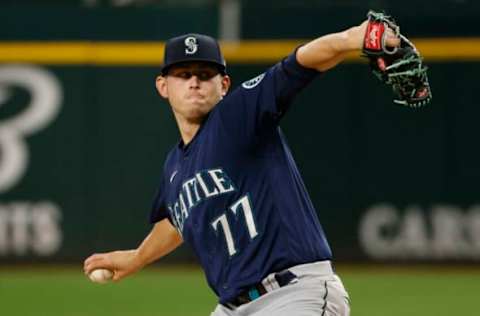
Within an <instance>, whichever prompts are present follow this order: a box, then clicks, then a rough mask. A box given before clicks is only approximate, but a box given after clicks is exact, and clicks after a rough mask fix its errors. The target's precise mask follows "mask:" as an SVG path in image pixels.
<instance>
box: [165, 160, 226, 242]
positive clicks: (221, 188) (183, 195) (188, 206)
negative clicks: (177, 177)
mask: <svg viewBox="0 0 480 316" xmlns="http://www.w3.org/2000/svg"><path fill="white" fill-rule="evenodd" d="M233 191H235V186H234V185H233V183H232V181H231V180H230V178H229V177H228V175H227V174H226V173H225V171H223V170H222V169H221V168H217V169H209V170H203V171H200V172H197V173H196V174H195V176H194V177H192V178H190V179H188V180H186V181H185V182H183V184H182V187H181V190H180V193H179V194H178V198H177V200H176V201H175V202H174V203H171V204H168V205H167V207H168V210H169V211H170V214H171V215H172V216H171V218H172V221H173V224H174V225H175V226H176V227H177V229H178V231H179V232H180V233H181V234H183V224H184V223H185V220H186V219H187V218H188V216H189V215H190V211H191V210H192V208H193V207H194V206H195V205H197V204H199V203H200V202H202V201H204V200H208V199H210V198H213V197H216V196H219V195H222V194H225V193H229V192H233Z"/></svg>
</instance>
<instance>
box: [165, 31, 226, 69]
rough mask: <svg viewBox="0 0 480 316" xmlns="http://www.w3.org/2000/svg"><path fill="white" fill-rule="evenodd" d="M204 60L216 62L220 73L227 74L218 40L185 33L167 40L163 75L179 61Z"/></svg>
mask: <svg viewBox="0 0 480 316" xmlns="http://www.w3.org/2000/svg"><path fill="white" fill-rule="evenodd" d="M190 61H203V62H209V63H212V64H215V65H216V66H217V67H218V69H219V71H220V73H222V74H226V68H227V64H226V63H225V59H224V58H223V55H222V52H221V50H220V46H219V45H218V42H217V41H216V40H215V39H214V38H213V37H210V36H207V35H203V34H195V33H190V34H184V35H180V36H177V37H174V38H171V39H169V40H168V41H167V43H166V45H165V54H164V58H163V66H162V70H161V72H162V75H166V74H167V72H168V69H169V68H170V67H171V66H173V65H175V64H178V63H184V62H190Z"/></svg>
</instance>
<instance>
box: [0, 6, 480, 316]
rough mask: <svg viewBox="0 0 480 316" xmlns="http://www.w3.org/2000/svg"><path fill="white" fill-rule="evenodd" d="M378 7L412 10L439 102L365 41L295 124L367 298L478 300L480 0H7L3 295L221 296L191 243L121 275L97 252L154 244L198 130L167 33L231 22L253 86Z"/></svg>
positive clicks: (335, 239)
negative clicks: (406, 91)
mask: <svg viewBox="0 0 480 316" xmlns="http://www.w3.org/2000/svg"><path fill="white" fill-rule="evenodd" d="M369 9H375V10H385V11H387V12H388V13H389V14H391V15H393V16H394V17H395V18H396V20H397V22H398V23H399V24H400V26H401V31H402V33H404V34H405V35H406V36H408V37H409V38H410V39H412V40H413V42H414V43H415V44H416V45H417V47H418V49H419V50H420V51H421V52H422V54H423V56H424V58H425V63H426V64H427V65H428V66H429V68H430V70H429V79H430V84H431V86H432V91H433V101H432V103H431V104H430V105H429V106H428V107H426V108H424V109H421V110H411V109H407V108H403V107H399V106H396V105H394V104H393V102H392V93H391V91H389V90H388V88H386V87H385V86H383V85H382V84H381V83H380V82H378V81H377V80H376V79H375V78H374V77H373V75H372V74H371V73H370V71H369V69H368V66H367V64H366V63H365V61H364V60H363V59H362V58H360V57H359V56H354V55H351V56H349V58H348V59H347V61H346V62H345V63H343V64H342V65H340V66H338V67H337V68H335V69H333V70H331V71H329V72H328V73H326V74H323V75H322V76H321V77H320V78H319V79H317V80H316V81H315V82H314V83H313V84H311V85H310V86H309V87H308V88H307V89H306V90H305V91H304V92H303V93H302V94H301V95H300V96H298V98H297V99H296V101H295V103H294V105H293V106H292V110H291V111H290V113H289V114H288V115H287V116H286V117H285V119H284V120H283V123H282V128H283V129H284V132H285V134H286V135H287V138H288V140H289V143H290V146H291V148H292V150H293V153H294V155H295V158H296V161H297V164H298V165H299V168H300V170H301V172H302V175H303V177H304V180H305V182H306V184H307V188H308V189H309V192H310V195H311V197H312V200H313V202H314V205H315V206H316V208H317V211H318V213H319V217H320V220H321V223H322V225H323V226H324V229H325V230H326V233H327V236H328V238H329V242H330V244H331V246H332V248H333V251H334V256H335V261H336V262H337V264H338V269H337V270H338V271H339V273H340V274H341V275H342V276H343V278H344V281H345V283H346V286H347V288H348V289H349V290H350V293H351V295H352V310H353V311H354V315H359V316H360V315H369V316H371V315H405V314H406V313H407V314H409V315H435V316H437V315H452V314H461V315H472V316H473V315H479V313H480V312H478V307H477V308H475V306H474V303H472V302H474V301H475V296H477V294H478V293H480V285H479V284H480V283H479V281H480V268H479V266H478V264H479V263H480V185H479V184H480V146H479V137H480V126H479V125H480V124H479V119H478V118H479V117H480V106H479V105H480V104H479V101H478V95H477V93H476V92H477V91H478V90H477V89H478V86H479V83H480V81H479V79H478V74H479V73H480V26H479V25H478V22H477V20H478V18H479V17H480V2H478V1H473V0H441V1H433V0H423V1H412V0H404V1H401V2H400V1H393V0H371V1H367V0H364V1H352V0H344V1H338V0H337V1H333V0H325V1H319V0H317V1H313V0H303V1H300V0H296V1H293V0H276V1H272V0H263V1H253V0H244V1H240V0H223V1H218V0H176V1H173V0H43V1H39V0H17V1H13V0H12V1H8V0H1V1H0V314H3V313H4V312H5V315H22V316H23V315H68V316H71V315H105V314H107V315H184V316H185V315H187V316H188V315H192V316H196V315H208V313H209V312H210V311H212V310H213V307H214V305H215V297H214V296H213V295H212V294H211V293H210V292H209V290H208V289H207V286H206V284H205V281H204V279H203V277H202V274H201V271H200V270H199V269H198V266H197V265H196V264H195V262H196V259H195V258H194V256H193V254H192V252H191V251H190V250H189V249H188V248H187V247H182V248H180V249H179V250H178V251H176V252H175V253H174V254H172V255H169V256H168V257H167V258H165V259H164V260H162V261H161V263H159V264H156V265H155V266H156V267H157V268H155V269H150V270H147V271H145V272H141V273H139V275H138V276H135V277H133V278H132V279H131V280H126V281H125V282H122V283H121V284H118V285H113V286H111V285H107V286H104V287H99V286H96V285H92V284H90V283H89V282H87V280H86V279H85V278H84V277H83V275H82V271H81V268H82V262H83V259H84V258H85V257H87V256H88V255H90V254H91V253H93V252H101V251H109V250H114V249H128V248H132V247H136V246H137V245H138V244H139V242H141V240H142V239H143V238H144V236H145V235H146V234H147V233H148V232H149V230H150V225H149V224H148V213H149V210H150V205H151V202H152V198H153V195H154V193H155V190H156V187H157V183H158V181H159V177H160V174H161V171H162V166H163V161H164V158H165V155H166V153H167V152H168V150H169V149H170V147H171V146H173V145H174V144H175V142H176V141H177V140H178V137H179V135H178V131H177V129H176V125H175V122H174V119H173V116H172V115H171V113H170V110H169V106H168V105H167V103H165V102H164V101H163V100H161V99H160V98H159V97H158V96H157V94H156V91H155V88H154V80H155V77H156V76H157V74H158V73H159V68H160V65H161V63H162V57H163V48H164V42H165V40H166V39H168V38H170V37H172V36H176V35H180V34H183V33H187V32H195V33H205V34H209V35H211V36H214V37H217V38H219V39H220V40H221V45H222V47H223V49H224V53H225V57H226V59H227V63H228V72H229V74H230V76H231V77H232V78H233V84H234V86H236V85H239V84H240V83H242V82H243V81H245V80H248V79H250V78H252V77H255V76H257V75H258V74H260V73H262V72H263V71H264V70H265V69H266V68H267V67H269V66H270V65H273V64H274V63H275V62H277V61H279V60H280V59H281V58H282V57H284V56H286V55H288V54H289V53H290V52H292V51H293V50H294V49H295V47H297V46H298V45H300V44H301V43H304V42H306V41H308V40H309V39H312V38H314V37H317V36H320V35H323V34H327V33H330V32H335V31H340V30H343V29H345V28H347V27H349V26H353V25H356V24H358V23H360V22H361V21H362V20H363V19H364V18H365V16H366V13H367V11H368V10H369ZM57 276H58V277H57ZM187 290H188V291H187ZM176 293H181V294H182V295H181V297H180V298H179V295H177V294H176ZM59 299H60V300H61V301H62V302H63V303H58V301H59ZM25 300H27V301H29V302H31V304H24V302H25ZM84 302H91V303H92V304H91V305H89V304H85V303H84ZM159 303H160V304H159ZM2 306H3V307H2ZM477 306H478V305H477ZM2 308H3V310H2Z"/></svg>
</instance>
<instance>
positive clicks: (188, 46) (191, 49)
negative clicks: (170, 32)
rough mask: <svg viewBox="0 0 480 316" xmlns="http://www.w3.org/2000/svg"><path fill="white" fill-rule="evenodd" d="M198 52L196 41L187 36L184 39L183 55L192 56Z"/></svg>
mask: <svg viewBox="0 0 480 316" xmlns="http://www.w3.org/2000/svg"><path fill="white" fill-rule="evenodd" d="M197 50H198V44H197V39H196V38H195V37H193V36H189V37H187V38H186V39H185V54H187V55H193V54H195V53H196V52H197Z"/></svg>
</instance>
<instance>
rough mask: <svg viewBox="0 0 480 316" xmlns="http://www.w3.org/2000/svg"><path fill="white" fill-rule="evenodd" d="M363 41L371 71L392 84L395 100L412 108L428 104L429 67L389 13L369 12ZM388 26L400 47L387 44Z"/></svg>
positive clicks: (430, 95) (381, 79) (430, 93)
mask: <svg viewBox="0 0 480 316" xmlns="http://www.w3.org/2000/svg"><path fill="white" fill-rule="evenodd" d="M367 17H368V25H367V31H366V33H365V38H364V42H363V53H364V56H365V57H367V58H368V59H369V64H370V68H371V70H372V72H373V73H374V74H375V76H376V77H377V78H378V79H379V80H380V81H382V82H383V83H385V84H387V85H389V86H391V87H392V90H393V92H394V94H395V99H394V101H393V102H395V103H397V104H400V105H403V106H408V107H412V108H419V107H422V106H424V105H426V104H428V103H429V102H430V101H431V99H432V92H431V90H430V85H429V83H428V77H427V69H428V68H427V67H426V66H425V65H424V64H423V59H422V57H421V56H420V53H419V52H418V50H417V49H416V47H415V46H414V45H413V43H412V42H410V41H409V40H408V38H406V37H405V36H403V35H402V34H401V33H400V28H399V26H398V25H397V24H396V23H395V21H394V20H393V19H392V18H391V17H390V16H388V15H385V14H383V13H378V12H374V11H370V12H368V14H367ZM387 28H390V29H392V30H393V31H394V32H395V34H396V35H397V36H398V37H399V38H400V42H401V43H400V46H399V47H388V46H387V45H386V31H387Z"/></svg>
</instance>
